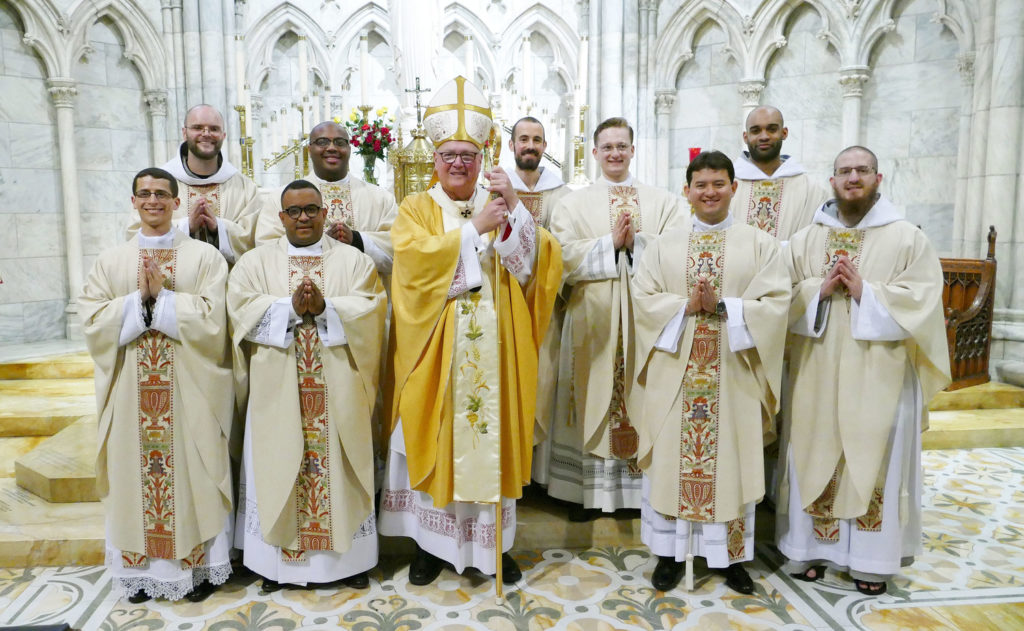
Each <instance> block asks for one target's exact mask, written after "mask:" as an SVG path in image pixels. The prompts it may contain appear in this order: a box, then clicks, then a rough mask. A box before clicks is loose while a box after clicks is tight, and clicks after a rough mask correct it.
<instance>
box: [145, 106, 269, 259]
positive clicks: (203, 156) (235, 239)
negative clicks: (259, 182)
mask: <svg viewBox="0 0 1024 631" xmlns="http://www.w3.org/2000/svg"><path fill="white" fill-rule="evenodd" d="M181 133H182V137H183V139H184V142H183V143H181V146H179V147H178V155H176V156H175V157H173V158H171V160H169V161H168V162H167V164H165V165H164V166H163V168H164V169H165V170H166V171H168V172H169V173H171V174H172V175H173V176H174V177H175V178H176V179H177V180H178V183H179V185H180V186H181V187H182V201H183V203H182V205H181V206H180V208H179V209H178V210H177V211H176V212H175V214H174V226H175V228H177V229H178V230H180V231H181V232H183V233H185V234H187V235H189V236H191V237H192V238H193V239H199V240H201V241H206V242H207V243H209V244H211V245H213V246H214V247H216V248H217V249H218V250H220V252H221V254H223V255H224V258H225V260H227V262H228V264H229V265H230V264H233V263H234V262H235V260H236V259H237V258H238V257H239V256H241V255H242V254H243V253H245V252H247V251H248V250H250V249H252V247H253V232H254V231H255V230H256V220H257V219H258V218H259V212H260V197H259V189H258V188H257V186H256V184H255V183H254V182H253V181H252V180H250V179H249V178H247V177H246V176H244V175H242V173H241V172H240V171H239V170H238V169H237V168H235V166H234V165H233V164H231V163H230V162H228V161H227V158H226V157H225V156H224V154H223V153H222V152H221V148H222V147H223V145H224V138H225V137H226V135H227V133H226V130H225V128H224V117H222V116H221V114H220V112H218V111H217V110H216V109H214V108H213V107H212V106H210V105H196V106H194V107H193V108H191V109H190V110H189V111H188V113H186V114H185V125H184V127H182V129H181ZM138 229H139V223H138V222H134V223H132V225H131V226H129V228H128V238H131V237H132V235H134V234H135V233H136V232H137V231H138Z"/></svg>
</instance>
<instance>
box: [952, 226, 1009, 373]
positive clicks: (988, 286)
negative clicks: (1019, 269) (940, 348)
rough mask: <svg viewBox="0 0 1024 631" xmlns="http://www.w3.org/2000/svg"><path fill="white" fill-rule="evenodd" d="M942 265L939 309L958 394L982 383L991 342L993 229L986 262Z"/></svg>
mask: <svg viewBox="0 0 1024 631" xmlns="http://www.w3.org/2000/svg"><path fill="white" fill-rule="evenodd" d="M939 260H940V261H941V262H942V276H943V278H944V280H945V283H944V285H943V288H942V306H943V310H944V312H945V315H946V342H947V343H948V344H949V367H950V371H951V372H952V376H953V383H951V384H950V385H949V387H947V388H946V390H958V389H960V388H966V387H967V386H974V385H977V384H980V383H985V382H987V381H988V380H989V376H988V357H989V347H990V346H991V340H992V310H993V306H994V303H995V288H996V228H995V226H989V229H988V257H987V258H985V259H981V260H978V259H939Z"/></svg>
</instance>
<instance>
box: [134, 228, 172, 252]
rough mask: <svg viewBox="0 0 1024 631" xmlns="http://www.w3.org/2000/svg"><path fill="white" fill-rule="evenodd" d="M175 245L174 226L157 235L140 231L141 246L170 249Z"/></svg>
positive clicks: (148, 248) (153, 248) (149, 248)
mask: <svg viewBox="0 0 1024 631" xmlns="http://www.w3.org/2000/svg"><path fill="white" fill-rule="evenodd" d="M172 247H174V228H171V229H170V230H168V231H167V232H165V233H163V234H161V235H157V236H155V237H151V236H147V235H144V234H142V231H139V248H140V249H147V250H169V249H171V248H172Z"/></svg>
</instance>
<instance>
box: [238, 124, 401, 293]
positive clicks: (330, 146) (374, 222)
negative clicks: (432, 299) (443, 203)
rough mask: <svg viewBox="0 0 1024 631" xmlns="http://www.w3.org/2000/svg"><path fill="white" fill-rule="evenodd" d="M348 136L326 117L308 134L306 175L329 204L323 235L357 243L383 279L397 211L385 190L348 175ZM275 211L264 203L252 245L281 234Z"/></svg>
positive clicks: (325, 204) (389, 270)
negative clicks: (326, 119) (309, 165)
mask: <svg viewBox="0 0 1024 631" xmlns="http://www.w3.org/2000/svg"><path fill="white" fill-rule="evenodd" d="M351 156H352V145H351V139H350V138H349V134H348V130H347V129H346V128H345V126H344V125H340V124H338V123H335V122H334V121H325V122H322V123H320V124H319V125H317V126H316V127H314V128H313V129H312V130H311V131H310V132H309V160H310V162H311V163H312V164H313V172H312V173H310V174H309V175H307V176H305V177H304V178H303V179H305V180H306V181H308V182H312V183H313V184H315V185H316V187H317V188H318V189H319V190H320V194H321V195H323V198H324V206H326V207H327V223H326V226H327V227H326V229H325V230H324V232H325V234H326V235H327V236H329V237H331V238H332V239H335V240H337V241H340V242H341V243H346V244H348V245H351V246H353V247H355V248H356V249H357V250H359V251H360V252H363V253H365V254H367V255H368V256H369V257H370V258H371V259H373V263H374V265H375V266H376V267H377V272H378V273H379V274H380V275H381V277H382V278H387V277H388V275H389V274H391V260H392V256H393V250H392V248H391V234H390V232H389V231H390V230H391V224H392V223H394V221H395V216H396V215H397V214H398V205H397V204H395V197H394V195H392V194H391V193H389V192H388V191H386V190H384V189H383V188H381V187H379V186H377V185H376V184H370V183H368V182H364V181H363V180H360V179H359V178H356V177H352V173H351V171H349V158H350V157H351ZM277 215H278V210H277V209H276V208H271V207H269V206H268V207H267V208H265V209H264V210H263V212H262V213H261V214H260V219H259V223H258V224H257V226H256V244H257V245H262V244H264V243H267V242H270V241H276V240H277V239H278V238H279V237H280V236H281V235H283V234H284V227H283V226H282V225H281V220H280V219H278V217H277Z"/></svg>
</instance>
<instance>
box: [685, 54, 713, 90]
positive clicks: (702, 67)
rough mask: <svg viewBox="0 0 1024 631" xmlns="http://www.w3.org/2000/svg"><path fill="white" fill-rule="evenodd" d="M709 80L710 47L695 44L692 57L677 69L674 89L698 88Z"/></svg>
mask: <svg viewBox="0 0 1024 631" xmlns="http://www.w3.org/2000/svg"><path fill="white" fill-rule="evenodd" d="M710 82H711V47H710V46H697V47H695V49H694V51H693V59H691V60H689V61H687V62H686V63H684V64H683V66H682V67H681V68H680V69H679V75H678V76H677V77H676V89H679V90H685V89H687V88H699V87H703V86H706V85H708V84H709V83H710Z"/></svg>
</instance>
